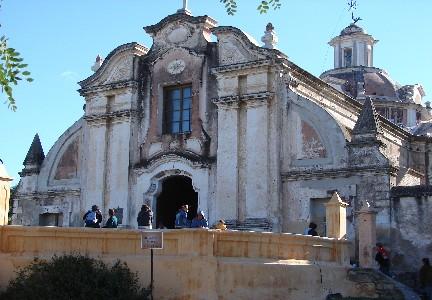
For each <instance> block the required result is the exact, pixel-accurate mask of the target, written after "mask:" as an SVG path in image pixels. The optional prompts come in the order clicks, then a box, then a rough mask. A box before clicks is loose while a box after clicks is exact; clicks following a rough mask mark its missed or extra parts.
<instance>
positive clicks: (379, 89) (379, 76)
mask: <svg viewBox="0 0 432 300" xmlns="http://www.w3.org/2000/svg"><path fill="white" fill-rule="evenodd" d="M363 79H364V89H365V95H370V96H381V97H390V98H397V94H396V91H397V89H398V88H399V87H398V86H397V84H396V83H395V82H394V81H393V80H392V79H391V78H390V77H389V76H388V75H387V73H385V72H382V71H380V72H365V73H363Z"/></svg>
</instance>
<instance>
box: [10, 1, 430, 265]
mask: <svg viewBox="0 0 432 300" xmlns="http://www.w3.org/2000/svg"><path fill="white" fill-rule="evenodd" d="M144 29H145V31H146V32H147V33H148V34H149V35H151V36H152V38H153V45H152V46H151V48H147V47H145V46H143V45H140V44H138V43H129V44H125V45H121V46H119V47H117V48H116V49H114V50H113V51H112V52H111V53H110V54H109V55H108V56H107V57H106V59H104V60H103V59H102V58H100V57H98V58H97V60H96V63H95V65H94V66H93V70H94V71H95V73H94V74H93V75H92V76H90V77H89V78H87V79H85V80H83V81H81V82H80V83H79V84H80V86H81V89H80V90H79V93H80V95H81V96H82V97H84V99H85V109H84V115H83V117H82V118H80V119H79V120H78V121H77V122H76V123H75V124H73V125H72V126H71V127H70V128H69V129H68V130H66V132H65V133H64V134H63V135H62V136H61V137H60V138H59V139H58V141H57V142H56V143H55V144H54V146H53V147H52V148H51V149H50V151H49V152H48V154H47V155H46V157H45V155H44V152H43V150H42V147H41V143H40V141H39V137H38V136H37V135H36V136H35V139H34V140H33V143H32V145H31V147H30V149H29V152H28V154H27V157H26V158H25V161H24V169H23V170H22V172H21V181H20V183H19V187H18V191H17V194H16V198H15V202H14V208H13V212H14V215H13V223H14V224H22V225H55V226H83V221H82V216H83V214H84V213H85V211H86V210H88V209H89V208H90V207H91V206H92V205H93V204H96V205H98V206H99V208H100V209H101V211H102V212H103V213H104V214H105V215H104V218H105V219H106V218H107V212H108V208H116V209H117V215H118V217H119V221H120V227H125V228H136V227H137V223H136V218H137V214H138V212H139V210H140V208H141V206H142V205H143V204H148V205H150V206H151V208H152V210H153V211H154V213H155V220H154V226H157V224H159V223H163V224H164V225H165V226H167V227H168V228H173V225H174V218H175V213H176V211H177V210H178V209H179V207H180V206H181V205H182V204H189V206H190V216H192V217H193V216H194V215H195V214H196V212H197V211H198V210H202V211H204V212H205V214H206V215H207V216H208V219H209V223H210V224H213V223H214V222H215V221H217V220H219V219H224V220H226V221H227V223H228V224H229V227H231V228H237V229H251V230H261V231H274V232H292V233H303V232H304V229H305V228H306V227H307V224H308V223H309V222H311V221H314V222H315V223H317V224H318V227H319V228H318V229H319V233H320V235H323V236H325V203H326V202H327V201H328V200H329V199H330V197H331V196H332V195H333V193H334V192H335V191H337V193H338V194H339V195H340V197H341V198H342V200H343V201H344V202H346V203H348V204H349V206H348V214H347V219H348V224H349V228H348V232H349V236H348V238H349V239H350V240H352V241H355V240H356V239H355V236H356V218H357V215H356V211H358V210H359V209H360V207H361V206H362V205H364V204H365V203H369V204H370V205H372V206H373V207H374V208H375V209H376V211H377V212H378V214H377V233H378V239H379V240H380V241H382V242H384V243H387V245H389V246H390V247H391V246H392V242H395V241H400V240H403V242H404V243H405V244H404V245H405V246H404V247H406V249H409V248H410V247H411V248H413V249H417V250H410V251H411V254H408V253H404V251H405V250H404V249H405V248H400V249H396V248H394V253H398V251H399V252H400V253H401V255H405V256H403V257H401V264H404V263H405V264H406V263H408V262H409V261H410V259H409V257H408V256H409V255H421V254H422V253H424V252H425V251H426V252H427V249H430V247H432V244H431V243H430V242H429V244H428V243H427V242H426V243H423V244H421V245H420V244H416V242H415V240H416V239H417V238H418V236H419V235H420V234H423V239H425V240H427V239H428V240H429V241H431V240H432V236H431V234H430V232H427V230H424V232H420V231H419V230H420V229H418V228H417V227H416V224H417V225H418V226H420V225H419V224H420V223H421V222H423V219H419V218H420V217H419V216H418V214H419V211H421V210H422V209H421V205H429V206H423V211H428V212H429V213H431V211H432V207H431V206H432V205H431V204H430V200H428V198H427V197H426V196H428V195H429V193H431V191H430V190H429V189H428V185H429V182H430V179H431V177H432V173H431V169H432V168H431V163H430V161H432V157H431V155H430V153H431V141H432V140H431V139H430V138H429V137H428V130H429V127H428V124H429V123H428V122H427V121H429V119H430V118H431V115H430V113H429V109H428V108H427V107H423V106H422V105H421V102H422V98H423V97H424V96H425V92H424V91H423V89H422V87H421V85H417V84H415V85H405V86H400V85H399V84H397V83H396V82H394V81H393V80H392V79H391V78H390V77H389V75H388V74H387V72H386V71H384V70H383V69H380V68H376V67H374V65H373V48H374V45H375V44H376V42H377V41H376V40H375V39H374V38H373V37H372V36H371V35H368V34H367V33H366V32H365V31H364V30H363V29H362V28H360V27H359V26H357V25H355V24H351V25H349V26H348V27H346V28H345V29H343V30H342V32H341V33H340V35H339V36H337V37H335V38H333V39H332V40H331V41H330V43H329V44H330V45H331V46H332V47H334V69H332V70H329V71H326V72H324V73H323V74H322V75H321V76H320V78H317V77H315V76H313V75H312V74H310V73H308V72H307V71H306V70H304V69H302V68H301V67H299V66H297V65H296V64H294V63H293V62H292V61H290V60H289V59H288V57H287V56H286V55H285V54H284V53H282V52H280V51H278V50H276V49H274V44H275V41H276V36H275V33H274V31H273V27H272V26H271V24H269V25H268V26H267V28H266V32H265V36H264V37H263V39H262V40H263V42H264V46H260V45H258V44H257V43H256V42H255V41H253V40H252V39H251V38H250V37H249V36H248V35H247V34H245V33H244V32H243V31H241V30H240V29H237V28H235V27H230V26H217V22H216V21H215V20H213V19H212V18H210V17H208V16H199V17H195V16H192V15H190V14H189V13H188V12H187V11H184V10H183V11H179V12H177V13H176V14H173V15H169V16H167V17H166V18H164V19H163V20H161V21H160V22H159V23H157V24H155V25H151V26H147V27H145V28H144ZM212 35H213V36H215V37H216V38H217V41H216V42H212ZM410 188H411V189H410ZM418 195H422V197H423V196H424V197H423V198H418V197H420V196H418ZM411 196H413V197H417V198H416V199H417V200H418V199H420V200H419V201H420V202H421V203H420V204H419V201H417V200H416V201H417V202H415V203H417V204H416V205H417V206H416V209H414V210H409V209H410V207H411V205H408V206H409V207H402V208H398V207H401V206H403V203H402V200H401V199H402V198H403V197H411ZM407 201H408V200H407ZM422 201H423V202H422ZM428 201H429V202H428ZM407 203H408V202H407ZM422 203H423V204H422ZM398 205H399V206H398ZM417 208H418V209H417ZM404 209H406V210H407V211H408V213H405V210H404ZM425 209H426V210H425ZM402 211H403V212H404V213H402ZM409 214H411V215H410V216H411V217H412V218H414V219H415V220H414V221H413V222H414V224H412V222H411V219H406V218H405V217H406V216H407V215H409ZM415 214H417V215H415ZM426 219H427V218H426V217H424V222H430V221H426ZM405 221H406V222H408V223H407V224H410V225H409V226H411V227H409V229H407V230H405V227H404V226H405V225H404V226H403V228H402V227H401V224H402V223H401V222H405ZM410 222H411V223H410ZM428 224H429V223H428ZM429 225H430V224H429ZM429 225H428V226H429ZM407 226H408V225H407ZM422 226H423V225H422ZM425 226H426V225H425ZM425 235H426V236H425ZM427 235H429V236H427ZM394 247H396V246H394ZM428 247H429V248H428ZM413 251H414V252H413ZM416 251H417V252H416ZM354 255H355V253H354V252H353V256H354Z"/></svg>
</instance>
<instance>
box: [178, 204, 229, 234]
mask: <svg viewBox="0 0 432 300" xmlns="http://www.w3.org/2000/svg"><path fill="white" fill-rule="evenodd" d="M188 212H189V206H188V205H187V204H184V205H182V206H181V207H180V208H179V210H178V212H177V214H176V217H175V223H174V224H175V228H176V229H181V228H209V225H208V221H207V219H206V217H205V214H204V212H203V211H202V210H200V211H199V212H198V213H197V215H196V216H195V217H194V218H193V219H192V220H189V218H188ZM212 229H219V230H226V229H227V226H226V223H225V221H224V220H222V219H221V220H219V221H217V222H216V224H214V225H213V226H212Z"/></svg>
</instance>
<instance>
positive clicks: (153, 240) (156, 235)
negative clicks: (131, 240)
mask: <svg viewBox="0 0 432 300" xmlns="http://www.w3.org/2000/svg"><path fill="white" fill-rule="evenodd" d="M162 248H163V232H162V231H142V232H141V249H162Z"/></svg>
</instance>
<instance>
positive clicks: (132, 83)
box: [78, 80, 139, 97]
mask: <svg viewBox="0 0 432 300" xmlns="http://www.w3.org/2000/svg"><path fill="white" fill-rule="evenodd" d="M138 86H139V83H138V81H136V80H128V81H121V82H113V83H108V84H104V85H98V86H92V87H88V88H83V89H79V90H78V92H79V93H80V95H81V96H84V97H85V96H88V95H90V94H96V93H102V92H106V91H111V90H115V89H124V88H138Z"/></svg>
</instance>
